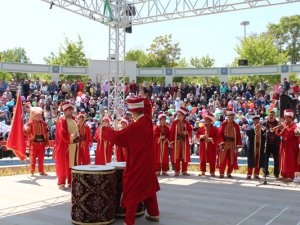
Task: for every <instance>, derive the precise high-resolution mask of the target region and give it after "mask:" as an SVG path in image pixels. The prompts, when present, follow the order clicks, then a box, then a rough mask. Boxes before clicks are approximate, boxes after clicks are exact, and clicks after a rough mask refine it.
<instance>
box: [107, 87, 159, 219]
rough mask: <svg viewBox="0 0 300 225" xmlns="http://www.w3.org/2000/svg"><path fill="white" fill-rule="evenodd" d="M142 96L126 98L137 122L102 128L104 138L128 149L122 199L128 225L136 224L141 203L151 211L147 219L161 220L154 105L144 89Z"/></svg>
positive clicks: (141, 90)
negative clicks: (116, 127)
mask: <svg viewBox="0 0 300 225" xmlns="http://www.w3.org/2000/svg"><path fill="white" fill-rule="evenodd" d="M140 94H141V96H142V97H143V98H128V99H127V103H128V110H129V111H131V112H132V114H133V119H134V121H135V122H133V123H132V124H130V125H129V126H127V127H126V128H125V129H123V130H120V131H115V130H113V129H111V128H109V127H103V128H102V136H103V138H104V139H106V140H108V141H111V142H113V143H114V144H116V145H118V146H122V147H125V148H127V150H128V151H127V162H126V168H125V171H124V174H123V198H122V207H124V208H126V218H125V223H124V224H125V225H133V224H134V221H135V213H136V210H137V206H138V204H139V203H140V202H142V201H144V203H145V205H146V208H147V212H148V215H147V216H146V219H147V220H150V221H155V222H158V221H159V211H158V203H157V197H156V192H157V191H158V190H159V189H160V188H159V184H158V181H157V177H156V175H155V162H154V152H153V125H152V116H151V104H150V102H149V100H148V99H147V96H146V95H145V94H144V92H143V89H142V87H140Z"/></svg>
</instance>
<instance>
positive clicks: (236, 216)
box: [0, 173, 300, 225]
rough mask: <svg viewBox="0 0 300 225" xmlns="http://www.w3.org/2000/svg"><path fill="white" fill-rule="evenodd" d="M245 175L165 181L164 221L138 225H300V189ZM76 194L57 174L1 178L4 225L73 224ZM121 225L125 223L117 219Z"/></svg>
mask: <svg viewBox="0 0 300 225" xmlns="http://www.w3.org/2000/svg"><path fill="white" fill-rule="evenodd" d="M244 177H245V176H244V175H243V176H241V175H235V177H234V179H222V180H221V179H219V178H210V177H208V176H206V177H198V176H197V174H196V173H193V174H192V175H191V176H190V177H182V176H180V177H179V178H174V177H172V176H170V177H159V181H160V185H161V191H159V192H158V201H159V208H160V213H161V216H160V222H159V223H151V222H148V221H146V220H145V218H144V217H141V218H138V219H137V220H136V224H137V225H144V224H145V225H148V224H157V225H186V224H188V225H202V224H204V225H210V224H211V225H219V224H230V225H231V224H232V225H253V224H255V225H262V224H264V225H269V224H272V225H275V224H278V225H283V224H284V225H300V185H299V184H296V183H289V184H284V183H280V182H278V181H275V180H274V179H272V178H268V181H269V183H277V184H281V186H271V185H266V186H265V185H264V186H259V187H256V185H257V184H258V183H259V182H258V181H256V180H250V181H246V180H245V179H244ZM70 197H71V194H70V191H61V190H59V189H58V188H57V186H56V176H55V174H53V173H52V174H49V176H47V177H42V176H39V175H37V176H34V177H28V176H26V175H20V176H10V177H0V224H1V225H69V224H71V222H70ZM114 224H116V225H121V224H123V220H116V222H115V223H114Z"/></svg>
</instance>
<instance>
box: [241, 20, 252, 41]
mask: <svg viewBox="0 0 300 225" xmlns="http://www.w3.org/2000/svg"><path fill="white" fill-rule="evenodd" d="M240 24H241V25H242V26H244V40H245V39H246V35H247V33H246V26H248V25H249V24H250V22H249V21H242V22H241V23H240Z"/></svg>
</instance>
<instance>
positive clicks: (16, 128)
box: [6, 92, 26, 161]
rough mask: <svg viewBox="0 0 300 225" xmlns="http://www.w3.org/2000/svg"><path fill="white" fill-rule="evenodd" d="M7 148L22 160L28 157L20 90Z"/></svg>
mask: <svg viewBox="0 0 300 225" xmlns="http://www.w3.org/2000/svg"><path fill="white" fill-rule="evenodd" d="M6 146H7V149H11V150H13V152H14V153H15V155H16V156H18V157H19V159H20V160H21V161H23V160H24V159H26V148H25V137H24V125H23V119H22V103H21V95H20V92H18V97H17V103H16V106H15V110H14V115H13V119H12V123H11V131H10V133H9V136H8V139H7V145H6Z"/></svg>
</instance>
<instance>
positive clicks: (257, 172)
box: [247, 167, 259, 176]
mask: <svg viewBox="0 0 300 225" xmlns="http://www.w3.org/2000/svg"><path fill="white" fill-rule="evenodd" d="M253 169H254V176H258V175H259V167H255V168H251V167H248V173H247V175H248V176H252V174H253Z"/></svg>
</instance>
